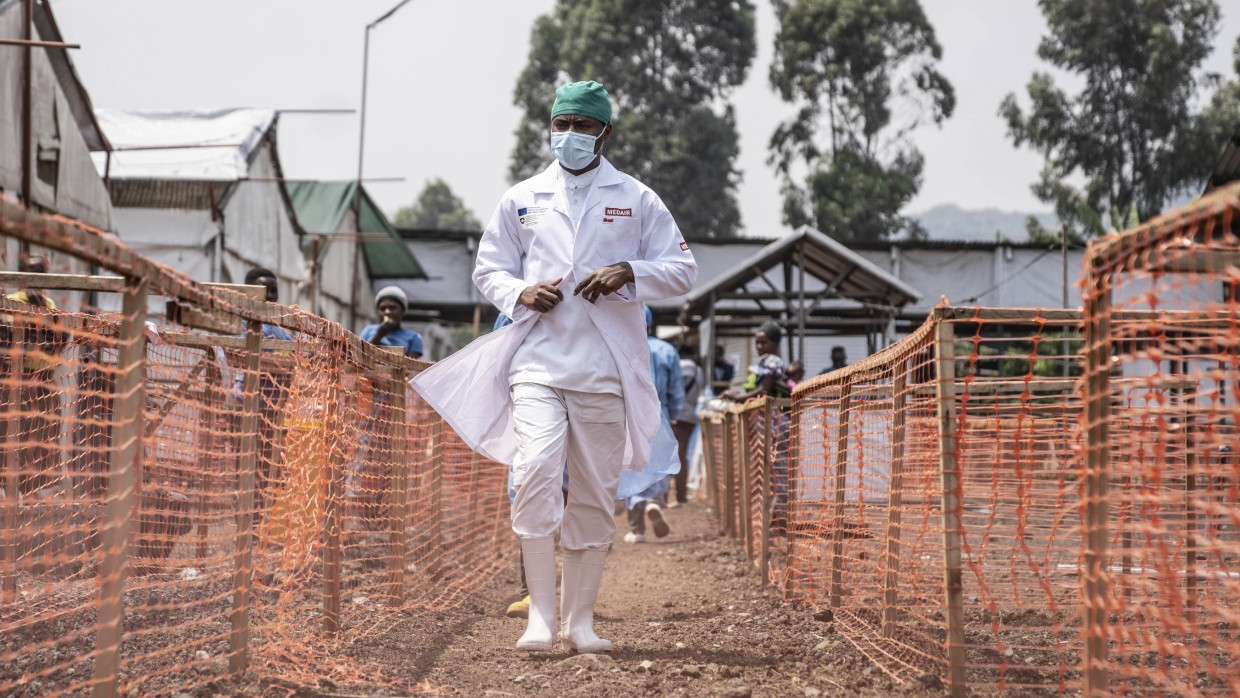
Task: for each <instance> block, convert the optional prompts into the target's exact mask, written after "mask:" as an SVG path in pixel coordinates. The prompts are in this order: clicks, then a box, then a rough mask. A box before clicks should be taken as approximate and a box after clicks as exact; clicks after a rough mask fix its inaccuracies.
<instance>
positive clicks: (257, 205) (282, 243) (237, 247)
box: [224, 140, 306, 301]
mask: <svg viewBox="0 0 1240 698" xmlns="http://www.w3.org/2000/svg"><path fill="white" fill-rule="evenodd" d="M248 176H249V177H250V178H252V179H251V180H250V181H246V180H242V181H239V182H237V183H236V184H235V185H234V186H235V187H236V189H235V190H234V191H233V192H232V195H231V196H229V197H228V199H227V201H226V203H225V206H224V252H225V254H224V268H225V269H226V270H227V274H228V277H229V279H228V280H231V281H232V282H233V283H241V282H242V281H244V279H245V273H246V272H247V271H249V270H250V269H252V268H253V267H266V268H268V269H270V270H272V271H273V272H275V273H276V277H277V281H278V282H279V285H280V298H281V299H284V300H286V301H293V300H294V299H296V298H298V297H299V294H300V293H301V286H302V284H304V283H305V281H306V260H305V257H304V256H303V255H302V251H301V241H300V239H299V238H298V235H297V232H296V229H295V228H294V227H293V222H292V219H291V218H290V213H289V209H288V206H287V205H286V203H285V198H284V196H283V195H282V193H281V192H280V183H279V182H276V181H255V180H262V179H275V178H278V177H279V176H280V175H279V173H278V171H277V169H276V167H275V162H274V160H273V157H272V145H271V141H270V140H265V141H264V142H263V144H262V145H261V146H260V147H259V150H258V152H257V153H256V154H255V155H254V157H253V158H252V160H251V162H250V169H249V174H248Z"/></svg>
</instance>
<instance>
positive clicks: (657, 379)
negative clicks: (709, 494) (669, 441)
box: [624, 307, 685, 543]
mask: <svg viewBox="0 0 1240 698" xmlns="http://www.w3.org/2000/svg"><path fill="white" fill-rule="evenodd" d="M646 335H647V336H646V342H647V344H649V346H650V377H651V380H653V381H654V390H655V392H656V393H658V395H659V406H660V407H662V408H663V418H664V419H666V420H667V421H668V424H669V425H670V426H671V427H672V433H673V434H675V433H676V431H675V429H676V420H677V419H678V418H679V417H680V411H681V407H682V406H683V405H684V400H685V385H684V378H683V377H682V376H681V373H680V356H679V355H678V354H677V352H676V348H675V347H673V346H672V345H671V344H668V343H667V342H665V341H663V340H661V339H659V338H658V337H656V336H654V315H653V314H652V313H651V312H650V308H649V307H647V308H646ZM683 470H684V464H683V459H682V463H681V466H680V470H678V471H676V472H677V474H679V473H680V472H681V471H683ZM669 477H670V476H669ZM667 492H668V478H664V479H662V480H659V481H658V482H655V483H653V484H651V485H650V487H647V488H646V489H645V490H643V491H641V492H639V493H637V494H635V495H633V496H632V497H629V498H628V499H627V500H625V503H624V505H625V508H626V509H627V510H628V515H629V532H628V533H626V534H624V542H625V543H645V542H646V517H650V525H651V528H653V529H654V535H655V537H656V538H663V537H665V536H667V534H669V533H671V530H672V529H671V527H670V526H668V523H667V518H666V517H664V516H663V507H664V506H666V505H667Z"/></svg>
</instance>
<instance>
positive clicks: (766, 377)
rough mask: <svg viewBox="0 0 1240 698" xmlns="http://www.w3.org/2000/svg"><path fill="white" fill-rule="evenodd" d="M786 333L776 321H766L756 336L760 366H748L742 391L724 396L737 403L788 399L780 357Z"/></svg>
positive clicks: (758, 364) (736, 389)
mask: <svg viewBox="0 0 1240 698" xmlns="http://www.w3.org/2000/svg"><path fill="white" fill-rule="evenodd" d="M783 337H784V331H783V330H782V329H781V328H780V326H779V325H778V324H777V323H775V322H770V321H767V322H764V323H762V326H761V327H759V328H758V331H757V332H755V333H754V336H753V344H754V349H757V351H758V363H756V364H754V365H753V366H750V367H749V377H748V378H746V379H745V383H744V384H743V385H741V387H739V388H732V389H731V390H729V391H727V392H725V393H724V394H723V395H722V396H721V397H723V398H724V399H725V400H732V401H734V402H744V401H746V400H749V399H750V398H755V397H762V396H766V397H788V395H789V394H790V393H789V392H788V375H787V372H786V370H785V369H784V360H783V359H782V358H780V356H779V354H778V353H776V352H778V351H779V340H781V339H783Z"/></svg>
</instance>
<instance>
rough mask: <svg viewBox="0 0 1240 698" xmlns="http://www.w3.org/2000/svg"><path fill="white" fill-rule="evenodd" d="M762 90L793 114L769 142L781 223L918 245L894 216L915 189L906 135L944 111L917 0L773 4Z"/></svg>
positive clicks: (917, 163) (942, 82) (920, 162)
mask: <svg viewBox="0 0 1240 698" xmlns="http://www.w3.org/2000/svg"><path fill="white" fill-rule="evenodd" d="M774 2H775V9H776V13H777V14H778V17H779V31H778V33H777V34H776V36H775V58H774V61H773V63H772V65H771V73H770V79H771V84H772V85H773V86H774V87H775V89H776V90H777V91H778V92H779V95H780V97H782V98H783V100H784V101H785V102H789V103H792V104H795V105H797V106H798V107H799V109H798V111H797V114H796V116H794V117H793V118H792V119H790V120H789V121H787V122H785V123H783V124H781V125H780V126H779V127H778V128H777V129H776V130H775V133H774V134H773V135H772V136H771V142H770V151H771V156H770V162H771V163H772V164H773V165H775V169H776V171H777V172H778V173H779V175H780V177H781V178H782V180H783V192H784V222H785V223H787V224H788V225H791V226H799V225H802V224H807V223H808V224H811V225H814V226H815V227H817V228H818V229H819V230H821V231H822V232H824V233H826V234H828V235H831V236H832V237H834V238H836V239H838V240H845V241H847V240H882V239H885V238H888V237H891V236H893V235H896V234H898V233H900V232H907V233H909V235H910V236H913V237H922V236H924V231H923V230H922V229H921V227H920V226H919V225H917V224H916V222H915V221H912V220H910V219H908V218H905V217H904V216H901V215H900V209H901V208H903V207H904V205H905V204H907V203H908V202H909V200H911V199H912V198H913V196H914V195H916V194H917V190H918V189H919V188H920V186H921V173H922V167H923V166H924V164H925V161H924V158H923V157H922V155H921V153H920V152H919V151H918V150H917V148H916V147H914V146H913V145H912V143H911V142H910V141H909V134H910V133H911V132H912V131H913V130H914V129H916V128H917V127H919V126H922V125H925V124H927V123H934V124H941V123H942V122H943V120H944V119H946V118H948V117H949V116H951V113H952V111H953V109H954V108H955V105H956V96H955V90H954V89H953V88H952V86H951V83H950V82H949V81H948V80H947V78H946V77H945V76H944V75H943V74H942V73H940V72H939V71H938V68H937V65H938V62H939V59H940V58H941V57H942V53H943V51H942V48H941V47H940V46H939V43H938V40H937V39H935V36H934V28H933V27H932V26H931V25H930V22H929V20H927V19H926V15H925V13H924V12H923V11H922V8H921V3H919V2H918V1H917V0H774Z"/></svg>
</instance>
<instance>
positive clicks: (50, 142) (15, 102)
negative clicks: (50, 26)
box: [0, 0, 112, 266]
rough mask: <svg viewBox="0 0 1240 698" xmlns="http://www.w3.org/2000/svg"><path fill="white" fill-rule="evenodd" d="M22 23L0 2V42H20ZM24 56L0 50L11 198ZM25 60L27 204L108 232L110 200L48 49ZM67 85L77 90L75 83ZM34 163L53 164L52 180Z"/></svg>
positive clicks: (16, 175)
mask: <svg viewBox="0 0 1240 698" xmlns="http://www.w3.org/2000/svg"><path fill="white" fill-rule="evenodd" d="M24 23H25V18H24V12H23V7H22V3H20V2H5V1H4V0H0V37H4V38H10V39H20V38H23V37H24V36H25V31H24V30H25V27H24ZM38 34H39V33H38V31H37V30H36V37H35V38H36V39H42V40H51V41H58V40H59V38H60V37H44V36H40V35H38ZM52 50H55V49H52ZM25 54H26V52H25V50H23V49H22V48H21V47H18V46H4V47H0V189H3V190H5V191H7V192H11V193H20V192H21V191H22V173H23V171H24V169H25V168H23V166H22V135H23V134H22V130H23V129H22V103H23V85H24V73H25V65H24V62H25ZM31 55H32V56H33V59H34V62H33V69H32V71H31V73H32V76H33V82H32V85H31V94H32V96H33V100H32V103H31V110H30V111H31V130H32V134H31V147H30V157H31V160H32V162H31V163H29V167H30V168H31V178H30V199H31V203H33V204H35V205H37V206H40V207H42V208H44V209H46V210H48V211H52V212H55V213H59V214H61V215H63V216H69V217H71V218H76V219H78V220H80V221H83V222H84V223H86V224H88V225H91V226H94V227H96V228H100V229H103V230H111V229H112V203H111V200H110V199H109V198H108V192H107V190H106V189H105V188H104V186H103V180H102V178H101V177H100V176H99V174H98V173H97V172H96V171H95V167H94V165H93V164H92V163H91V158H90V151H89V148H88V146H87V144H86V140H85V139H84V138H83V136H82V132H81V130H80V129H79V126H78V123H77V121H76V120H75V119H74V116H73V110H72V107H71V106H70V104H69V101H68V98H67V97H66V95H65V92H64V89H63V87H62V84H61V80H60V79H59V78H57V75H56V72H55V70H54V69H53V66H52V62H51V61H50V60H49V58H48V55H49V49H45V48H42V47H38V48H35V49H34V50H33V51H31ZM69 79H70V78H66V80H69ZM71 84H73V86H74V88H75V89H80V86H78V85H77V84H76V81H73V82H72V83H71ZM40 158H43V160H44V162H52V161H55V162H56V163H57V166H56V167H55V168H54V169H55V176H54V178H53V180H52V181H44V180H43V179H42V178H41V177H40V176H39V175H38V169H37V167H36V165H35V162H37V161H38V160H39V159H40ZM49 175H50V173H49ZM9 266H12V261H10V263H9Z"/></svg>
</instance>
